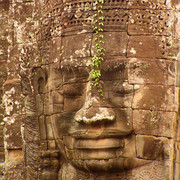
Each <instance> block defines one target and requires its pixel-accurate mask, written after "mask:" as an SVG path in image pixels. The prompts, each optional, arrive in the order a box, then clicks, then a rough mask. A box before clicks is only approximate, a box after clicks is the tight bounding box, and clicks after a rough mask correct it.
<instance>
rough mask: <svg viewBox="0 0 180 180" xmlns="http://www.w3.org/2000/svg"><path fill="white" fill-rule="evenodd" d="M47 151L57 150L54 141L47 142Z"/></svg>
mask: <svg viewBox="0 0 180 180" xmlns="http://www.w3.org/2000/svg"><path fill="white" fill-rule="evenodd" d="M48 149H49V150H56V149H57V147H56V142H55V140H48Z"/></svg>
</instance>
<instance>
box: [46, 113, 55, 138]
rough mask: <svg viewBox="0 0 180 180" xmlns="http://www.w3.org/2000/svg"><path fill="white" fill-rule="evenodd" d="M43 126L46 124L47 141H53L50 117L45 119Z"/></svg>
mask: <svg viewBox="0 0 180 180" xmlns="http://www.w3.org/2000/svg"><path fill="white" fill-rule="evenodd" d="M45 124H46V133H47V139H48V140H53V139H54V133H53V129H52V122H51V117H50V116H46V117H45Z"/></svg>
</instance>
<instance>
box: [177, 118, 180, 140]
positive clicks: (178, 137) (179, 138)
mask: <svg viewBox="0 0 180 180" xmlns="http://www.w3.org/2000/svg"><path fill="white" fill-rule="evenodd" d="M177 141H180V121H178V124H177Z"/></svg>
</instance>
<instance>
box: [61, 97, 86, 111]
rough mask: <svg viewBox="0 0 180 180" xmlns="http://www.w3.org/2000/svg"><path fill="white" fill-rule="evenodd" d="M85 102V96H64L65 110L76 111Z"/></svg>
mask: <svg viewBox="0 0 180 180" xmlns="http://www.w3.org/2000/svg"><path fill="white" fill-rule="evenodd" d="M83 104H84V98H83V97H78V96H76V97H73V96H72V97H65V98H64V111H65V112H76V111H78V110H79V109H81V108H82V106H83Z"/></svg>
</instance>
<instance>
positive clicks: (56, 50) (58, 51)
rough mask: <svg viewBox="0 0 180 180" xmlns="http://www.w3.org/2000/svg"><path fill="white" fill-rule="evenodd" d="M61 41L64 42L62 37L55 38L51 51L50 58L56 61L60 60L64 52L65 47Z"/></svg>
mask: <svg viewBox="0 0 180 180" xmlns="http://www.w3.org/2000/svg"><path fill="white" fill-rule="evenodd" d="M61 43H62V37H57V38H55V39H53V42H52V47H51V51H50V52H51V54H50V59H51V61H52V62H54V63H56V62H59V61H60V60H61V58H62V55H63V53H64V48H63V47H62V46H61Z"/></svg>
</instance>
